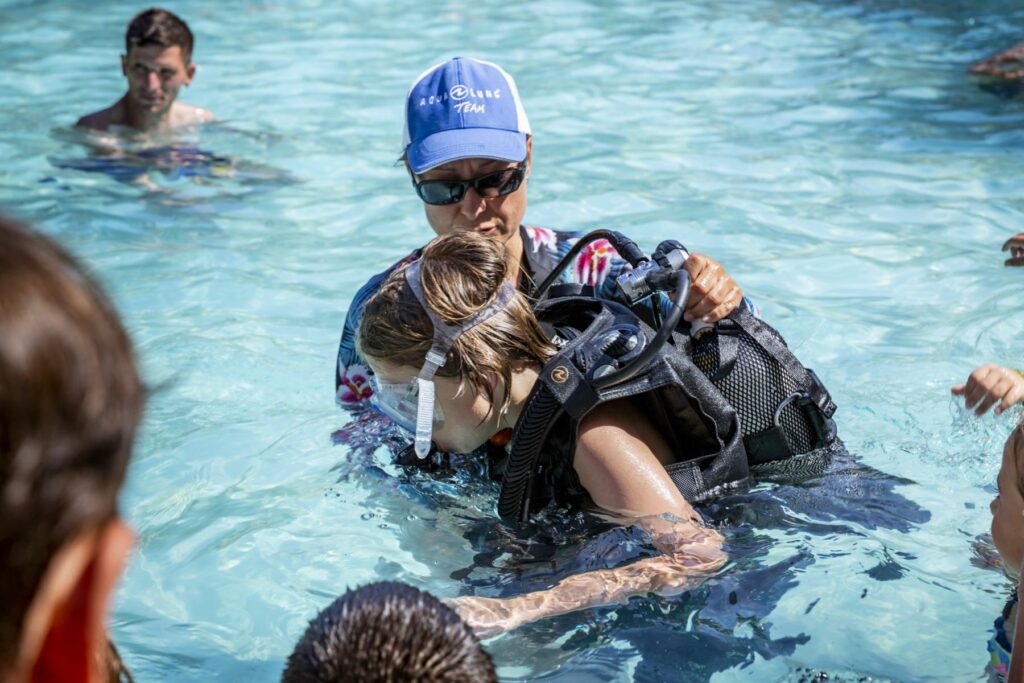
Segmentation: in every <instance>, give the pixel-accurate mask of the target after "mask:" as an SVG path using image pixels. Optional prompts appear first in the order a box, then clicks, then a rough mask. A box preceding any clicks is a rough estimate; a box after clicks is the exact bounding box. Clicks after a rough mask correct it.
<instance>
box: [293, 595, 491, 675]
mask: <svg viewBox="0 0 1024 683" xmlns="http://www.w3.org/2000/svg"><path fill="white" fill-rule="evenodd" d="M497 680H498V678H497V674H496V673H495V671H494V662H493V661H492V660H491V656H490V655H489V654H487V652H486V651H485V650H484V649H483V647H482V646H481V645H480V641H479V640H477V638H476V636H475V635H473V631H472V629H470V627H469V626H468V625H467V624H466V623H465V622H463V621H462V619H460V618H459V615H458V614H457V613H456V612H455V610H453V609H452V608H450V607H448V606H447V605H445V604H444V603H443V602H441V601H440V600H438V599H437V598H435V597H433V596H432V595H430V594H429V593H425V592H423V591H421V590H419V589H417V588H413V587H412V586H409V585H406V584H403V583H397V582H391V581H385V582H380V583H371V584H368V585H366V586H363V587H361V588H357V589H355V590H349V591H348V592H346V593H345V594H344V595H342V596H341V597H340V598H338V599H337V600H335V601H334V602H333V603H332V604H331V605H330V606H329V607H327V608H326V609H325V610H323V611H322V612H320V614H318V615H317V616H316V618H315V619H313V620H312V621H311V622H309V627H308V628H307V629H306V632H305V634H303V636H302V638H301V639H300V640H299V642H298V644H296V646H295V651H294V652H292V654H291V656H290V657H289V658H288V665H287V667H286V668H285V671H284V675H283V676H282V678H281V683H350V682H351V683H356V682H357V681H359V682H366V683H376V682H379V683H385V682H388V683H399V682H403V681H409V682H410V683H411V682H412V681H417V682H418V683H470V682H471V681H472V682H473V683H497Z"/></svg>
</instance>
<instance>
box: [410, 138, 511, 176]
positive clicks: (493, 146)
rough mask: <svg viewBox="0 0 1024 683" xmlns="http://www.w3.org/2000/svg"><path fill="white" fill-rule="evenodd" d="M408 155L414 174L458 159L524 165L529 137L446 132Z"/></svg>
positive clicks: (419, 144) (413, 147)
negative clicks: (494, 160)
mask: <svg viewBox="0 0 1024 683" xmlns="http://www.w3.org/2000/svg"><path fill="white" fill-rule="evenodd" d="M406 155H407V158H408V160H409V167H410V168H411V169H412V172H413V173H423V172H424V171H429V170H430V169H432V168H435V167H437V166H440V165H441V164H447V163H448V162H449V161H457V160H458V159H476V158H480V159H500V160H501V161H522V160H523V159H525V158H526V133H520V132H519V131H515V130H497V129H495V128H459V129H455V130H443V131H441V132H439V133H434V134H433V135H431V136H429V137H427V138H425V139H423V140H420V141H419V142H414V143H413V144H411V145H409V148H408V149H407V150H406Z"/></svg>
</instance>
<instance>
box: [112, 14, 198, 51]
mask: <svg viewBox="0 0 1024 683" xmlns="http://www.w3.org/2000/svg"><path fill="white" fill-rule="evenodd" d="M194 42H195V40H194V38H193V37H192V31H191V30H189V28H188V24H186V23H185V22H184V21H182V20H181V18H180V17H178V16H177V15H175V14H173V13H171V12H168V11H167V10H165V9H160V8H159V7H153V8H151V9H148V10H146V11H144V12H139V13H138V14H136V15H135V18H134V19H132V20H131V23H129V24H128V30H127V31H126V32H125V34H124V51H125V54H128V53H129V52H131V51H132V46H135V47H145V46H147V45H159V46H161V47H171V46H173V45H177V46H178V47H180V48H181V56H182V57H183V58H184V60H185V63H186V64H188V63H189V61H190V60H191V59H192V46H193V44H194Z"/></svg>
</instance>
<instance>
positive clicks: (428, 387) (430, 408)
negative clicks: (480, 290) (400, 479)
mask: <svg viewBox="0 0 1024 683" xmlns="http://www.w3.org/2000/svg"><path fill="white" fill-rule="evenodd" d="M422 264H423V261H422V260H421V261H414V262H413V263H412V264H410V265H409V267H407V268H406V269H405V281H406V282H407V283H408V284H409V288H410V289H412V293H413V294H415V295H416V300H417V301H419V302H420V306H422V307H423V310H424V311H425V312H426V314H427V317H428V318H430V323H431V324H432V325H433V326H434V340H433V343H432V344H431V346H430V350H429V351H427V356H426V358H425V359H424V361H423V367H422V368H420V372H419V374H418V375H416V384H417V386H418V388H419V398H418V399H417V403H416V438H415V441H414V442H413V445H414V448H415V451H416V457H417V458H419V459H420V460H423V459H424V458H426V457H427V456H428V455H430V451H431V445H432V443H431V441H432V439H431V437H432V436H433V433H434V375H435V374H436V373H437V371H438V370H439V369H441V368H442V367H444V364H445V361H446V360H447V358H448V352H449V351H450V350H451V348H452V345H453V344H454V343H455V340H456V339H458V338H459V337H460V336H462V333H463V332H465V331H466V330H470V329H472V328H474V327H476V326H477V325H479V324H480V323H482V322H484V321H485V320H487V319H488V318H490V317H492V316H494V315H495V314H496V313H498V312H499V311H501V310H502V309H503V308H505V307H506V306H508V304H509V302H510V301H512V297H513V296H515V293H516V290H515V288H514V287H513V286H512V285H511V284H510V283H508V282H504V283H502V285H501V289H499V290H498V295H497V296H496V297H494V301H493V302H491V305H490V306H487V307H486V308H484V309H483V310H481V311H478V312H477V313H476V314H475V315H473V316H471V317H469V318H468V319H466V320H464V321H462V322H461V323H459V324H457V325H449V324H448V323H446V322H445V321H444V320H443V319H442V318H441V316H439V315H437V314H436V313H434V311H433V310H431V308H430V306H427V302H426V299H424V297H423V283H422V282H421V279H420V278H421V275H420V269H421V266H422Z"/></svg>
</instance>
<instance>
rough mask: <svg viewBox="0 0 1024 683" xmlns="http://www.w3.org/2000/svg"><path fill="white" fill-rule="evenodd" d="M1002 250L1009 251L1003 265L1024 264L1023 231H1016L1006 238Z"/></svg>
mask: <svg viewBox="0 0 1024 683" xmlns="http://www.w3.org/2000/svg"><path fill="white" fill-rule="evenodd" d="M1003 251H1008V252H1010V258H1008V259H1006V261H1004V262H1003V265H1004V266H1024V232H1018V233H1017V234H1016V235H1014V236H1013V237H1011V238H1010V239H1008V240H1006V242H1004V243H1003Z"/></svg>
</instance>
